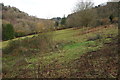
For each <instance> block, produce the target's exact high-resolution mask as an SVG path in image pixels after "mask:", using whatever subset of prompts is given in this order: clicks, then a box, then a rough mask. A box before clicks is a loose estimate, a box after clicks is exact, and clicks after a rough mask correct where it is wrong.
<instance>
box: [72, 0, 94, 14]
mask: <svg viewBox="0 0 120 80" xmlns="http://www.w3.org/2000/svg"><path fill="white" fill-rule="evenodd" d="M93 5H94V3H93V2H91V1H90V0H87V1H84V0H80V1H78V3H77V4H76V6H75V8H74V10H73V11H74V12H78V11H82V10H86V9H90V8H92V7H93Z"/></svg>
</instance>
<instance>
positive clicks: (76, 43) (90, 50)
mask: <svg viewBox="0 0 120 80" xmlns="http://www.w3.org/2000/svg"><path fill="white" fill-rule="evenodd" d="M98 35H99V36H100V37H101V38H100V39H95V40H89V39H94V38H96V37H97V36H98ZM117 35H118V27H117V25H106V26H99V27H96V28H89V27H88V28H82V29H74V28H71V29H65V30H58V31H54V32H53V39H54V42H55V43H58V46H59V48H58V50H56V51H52V52H48V53H44V54H42V53H41V52H38V53H35V54H29V53H26V54H22V53H18V54H17V55H14V54H3V66H4V67H3V73H4V74H3V77H7V78H8V77H18V78H28V77H29V78H39V77H42V78H48V77H49V78H63V77H106V76H104V74H103V73H102V71H103V72H104V69H100V68H97V69H98V72H99V73H98V75H96V74H95V75H94V74H92V73H90V70H89V69H87V68H88V67H87V66H85V64H87V63H89V60H90V59H89V58H90V55H89V54H91V55H93V56H94V55H95V54H96V55H97V58H95V57H91V59H92V58H95V59H92V61H91V62H92V63H94V62H95V61H96V60H97V59H98V62H95V63H94V64H95V66H96V64H98V63H99V61H100V59H102V60H103V62H104V60H105V61H106V62H107V60H109V59H111V58H110V57H109V56H101V58H100V55H99V54H101V55H102V53H103V52H104V48H105V47H106V48H107V49H106V50H114V48H113V47H111V49H108V47H109V46H110V45H105V44H112V43H113V41H114V40H113V39H114V38H115V37H116V36H117ZM33 36H34V35H31V36H28V37H29V38H30V39H31V38H32V37H33ZM24 38H26V37H22V38H17V39H14V40H18V39H24ZM14 40H13V41H14ZM115 40H116V39H115ZM2 44H3V48H4V47H7V46H8V45H9V41H5V42H3V43H2ZM114 45H116V44H114ZM99 51H101V53H100V52H99ZM113 52H114V51H113ZM106 53H107V52H105V53H104V54H106ZM108 53H109V52H108ZM116 53H117V52H116ZM116 53H115V52H114V55H116ZM111 54H112V53H111ZM23 55H24V57H23ZM84 55H87V56H86V57H84V58H82V56H84ZM106 55H107V54H106ZM111 56H113V55H111ZM88 57H89V58H88ZM106 57H108V58H106ZM113 58H114V57H113ZM83 59H85V60H86V62H85V61H84V60H83ZM87 59H88V60H87ZM116 59H117V57H116V56H115V60H116ZM82 60H83V63H84V65H83V63H82ZM100 62H101V61H100ZM82 65H83V66H82ZM87 65H88V64H87ZM99 65H100V66H102V63H100V64H99ZM89 66H90V64H89ZM104 66H105V64H104ZM97 67H98V66H97ZM113 67H114V66H113ZM113 67H111V68H113ZM90 68H91V67H90ZM114 68H116V67H114ZM82 69H83V70H85V69H86V71H83V70H82ZM87 70H88V71H87ZM91 70H92V69H91ZM94 70H95V69H94ZM94 70H93V71H94ZM99 70H100V71H101V72H100V71H99ZM106 70H107V69H106ZM112 70H113V72H114V73H109V72H108V75H107V76H108V77H110V78H111V77H112V78H113V77H116V72H117V71H116V69H112ZM95 71H97V70H95ZM91 72H92V71H91ZM81 73H83V75H81ZM96 73H97V72H96ZM75 74H77V75H75ZM102 74H103V76H102Z"/></svg>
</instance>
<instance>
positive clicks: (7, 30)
mask: <svg viewBox="0 0 120 80" xmlns="http://www.w3.org/2000/svg"><path fill="white" fill-rule="evenodd" d="M13 38H14V28H13V25H12V24H2V40H10V39H13Z"/></svg>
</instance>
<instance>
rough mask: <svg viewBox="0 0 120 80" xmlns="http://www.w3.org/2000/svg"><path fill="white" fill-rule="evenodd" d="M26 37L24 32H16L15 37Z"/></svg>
mask: <svg viewBox="0 0 120 80" xmlns="http://www.w3.org/2000/svg"><path fill="white" fill-rule="evenodd" d="M23 36H25V33H24V32H15V37H23Z"/></svg>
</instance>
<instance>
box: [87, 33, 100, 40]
mask: <svg viewBox="0 0 120 80" xmlns="http://www.w3.org/2000/svg"><path fill="white" fill-rule="evenodd" d="M101 38H102V36H101V35H100V34H97V35H96V36H93V37H89V38H88V39H87V41H95V40H98V39H101Z"/></svg>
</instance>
